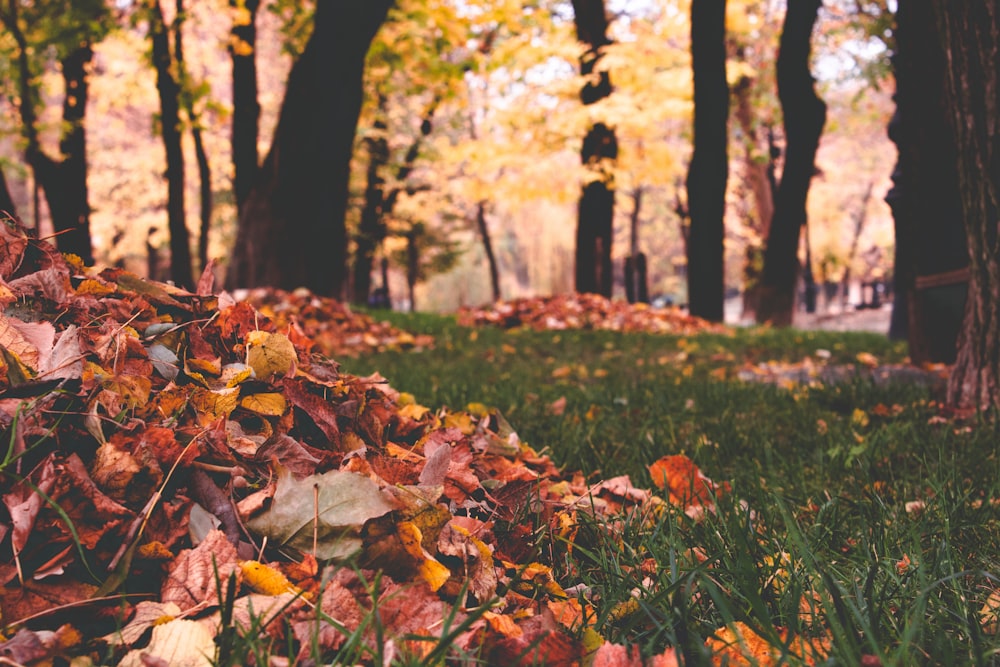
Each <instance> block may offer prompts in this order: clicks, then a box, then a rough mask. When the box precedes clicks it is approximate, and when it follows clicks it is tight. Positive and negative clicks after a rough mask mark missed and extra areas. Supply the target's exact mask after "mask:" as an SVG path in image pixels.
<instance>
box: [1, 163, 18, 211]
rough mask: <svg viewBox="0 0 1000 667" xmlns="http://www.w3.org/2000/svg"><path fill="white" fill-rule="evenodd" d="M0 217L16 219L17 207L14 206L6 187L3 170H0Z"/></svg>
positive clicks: (8, 189)
mask: <svg viewBox="0 0 1000 667" xmlns="http://www.w3.org/2000/svg"><path fill="white" fill-rule="evenodd" d="M0 215H6V216H10V217H11V218H14V219H17V207H16V206H14V197H12V196H11V194H10V188H8V187H7V179H6V178H4V175H3V169H0Z"/></svg>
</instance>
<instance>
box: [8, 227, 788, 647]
mask: <svg viewBox="0 0 1000 667" xmlns="http://www.w3.org/2000/svg"><path fill="white" fill-rule="evenodd" d="M0 307H2V314H0V353H2V354H0V434H2V438H3V440H2V442H3V450H4V451H3V454H2V459H0V493H2V503H0V551H2V553H3V557H2V558H0V577H2V582H0V613H2V622H0V628H2V635H3V636H2V637H0V655H2V656H3V657H4V659H5V660H8V661H11V662H12V663H16V664H24V665H28V664H52V662H53V661H57V660H62V659H69V658H77V659H82V660H83V662H77V663H74V664H100V663H105V664H106V663H107V662H111V663H114V664H121V665H209V664H212V660H217V661H218V662H219V663H220V664H232V663H233V661H234V660H236V661H237V662H239V661H242V658H241V657H240V656H239V655H236V653H237V652H238V649H237V648H236V647H237V646H245V645H246V644H240V643H239V642H240V641H245V640H243V639H239V640H237V638H236V637H237V636H238V635H254V636H256V637H258V639H256V640H254V641H258V642H261V644H262V645H264V646H267V645H268V642H269V641H272V642H273V643H274V645H275V646H276V647H278V648H279V649H280V650H281V651H283V652H284V655H288V653H289V651H291V652H292V653H295V652H298V655H299V657H301V658H303V659H304V658H307V657H319V658H323V657H325V658H326V659H330V658H331V656H334V655H336V653H337V651H338V650H343V649H345V643H346V642H348V641H349V638H351V639H350V641H352V642H354V641H356V642H358V644H357V645H358V646H360V647H362V648H363V647H365V646H367V647H370V649H371V652H370V653H365V652H364V651H363V650H360V649H359V651H358V652H357V653H356V655H357V656H361V657H360V658H356V659H358V660H367V661H370V660H371V659H372V658H371V656H374V655H378V656H380V657H381V660H382V661H383V662H384V663H386V664H387V663H388V662H390V661H392V660H393V659H394V657H402V656H406V655H409V656H418V657H420V656H424V657H425V658H427V659H434V660H439V659H440V657H441V656H440V655H438V656H437V658H434V657H433V656H430V655H428V653H429V652H431V651H433V650H435V647H441V646H444V647H446V649H447V650H453V651H465V652H468V653H471V654H474V655H479V656H481V657H482V658H483V659H485V660H486V661H487V662H488V663H489V664H505V663H509V664H528V663H541V664H577V663H579V662H580V661H581V660H583V659H585V658H589V659H592V660H593V664H641V660H640V659H639V657H638V654H637V653H636V652H635V651H634V650H633V649H629V648H626V647H622V646H615V645H612V644H610V643H608V642H606V641H604V640H603V639H602V638H601V637H600V636H599V635H597V633H596V632H595V631H594V630H593V629H592V626H593V624H594V621H595V617H596V614H595V611H594V608H593V606H592V604H591V603H592V601H591V600H588V599H587V598H586V596H584V595H574V594H571V593H570V592H568V591H570V590H573V588H572V587H573V586H575V585H576V584H577V582H573V581H559V580H557V577H556V575H555V574H554V572H553V569H552V568H551V567H550V565H549V564H546V563H544V562H540V561H541V560H542V559H541V557H540V555H539V554H540V553H541V552H540V551H538V550H537V549H535V548H534V547H533V544H534V539H533V538H534V533H533V530H536V529H539V528H540V529H544V530H550V531H552V533H553V534H556V533H558V534H560V535H563V536H565V537H566V539H567V540H569V541H570V542H571V541H572V534H573V531H574V526H576V525H577V522H578V520H580V518H581V515H582V514H584V513H586V514H590V515H594V516H597V517H598V518H600V517H609V518H610V517H614V516H616V515H618V514H620V513H621V512H623V511H625V510H629V511H644V512H648V513H649V516H650V517H654V518H655V517H656V516H659V515H660V514H661V513H662V512H663V511H664V508H666V507H667V506H668V504H672V505H674V506H677V507H679V508H682V509H683V510H684V511H686V512H687V513H688V514H689V515H691V516H699V515H701V514H703V513H704V512H705V511H706V510H711V508H712V505H713V503H714V501H715V500H716V498H717V497H718V496H719V494H722V493H727V492H728V486H727V485H725V484H720V485H716V484H714V483H713V482H712V481H711V480H710V479H708V478H707V477H705V476H704V475H703V474H702V473H701V472H700V471H699V470H698V469H697V468H696V467H695V466H694V465H693V464H692V463H691V461H689V460H688V459H687V458H685V457H683V456H669V457H665V458H663V459H661V460H660V461H657V462H656V463H654V464H653V465H652V466H651V467H650V472H651V474H652V477H653V479H654V480H655V481H656V482H657V484H658V486H659V487H660V488H661V489H663V490H664V492H663V493H662V494H660V495H657V494H654V493H652V492H650V491H648V490H643V489H638V488H635V487H634V486H633V485H632V484H631V483H630V481H629V480H628V478H627V477H618V478H613V479H610V480H606V481H602V482H598V483H589V482H588V481H586V479H585V478H584V477H583V476H582V475H580V474H573V475H569V476H564V475H562V474H561V473H560V471H558V470H557V469H556V468H555V467H554V466H553V464H552V462H551V461H550V460H549V459H548V458H547V457H546V456H541V455H539V454H538V453H536V451H535V450H533V449H532V448H531V447H530V446H529V445H528V444H526V443H525V442H523V441H521V440H520V439H519V438H518V436H517V433H516V432H515V431H514V430H513V429H512V428H511V426H510V425H509V424H508V423H507V422H506V421H505V420H504V419H503V417H502V416H501V415H499V414H498V413H497V412H496V411H494V410H490V409H487V408H485V407H484V406H477V405H472V406H469V407H468V408H467V409H466V410H465V411H455V412H453V411H448V410H444V409H442V410H431V409H428V408H426V407H423V406H420V405H418V404H416V403H415V402H414V401H413V399H412V397H410V396H407V395H406V394H401V393H399V392H397V391H395V390H393V389H392V388H391V387H390V386H389V385H388V384H387V383H386V381H385V380H384V379H383V378H381V377H379V376H377V375H376V376H371V377H364V378H362V377H355V376H350V375H346V374H342V373H340V372H339V371H338V369H337V366H336V364H335V363H334V362H333V361H331V360H329V359H328V358H327V357H326V356H324V355H322V354H317V353H316V352H317V344H316V341H314V340H312V339H311V338H310V337H309V336H308V335H307V334H306V333H305V331H304V330H303V329H302V327H301V326H300V321H299V319H298V318H289V319H288V320H287V321H282V325H281V326H277V325H276V324H275V321H276V319H272V317H270V316H268V315H265V313H264V312H262V311H260V310H257V309H255V308H254V307H253V306H252V305H251V304H250V303H249V302H247V301H237V300H235V299H233V298H231V297H230V296H228V295H227V294H225V293H219V294H217V293H215V292H214V290H213V288H212V284H211V279H210V277H208V275H207V274H206V277H204V278H203V279H202V281H201V282H200V283H199V285H198V287H197V289H196V290H195V291H194V292H188V291H185V290H181V289H177V288H175V287H172V286H170V285H166V284H162V283H156V282H149V281H146V280H142V279H140V278H138V277H137V276H135V275H133V274H130V273H128V272H126V271H123V270H120V269H113V268H112V269H105V270H102V271H97V270H94V269H90V268H87V267H84V266H82V265H81V264H80V263H78V262H75V261H73V259H72V258H69V259H67V258H65V257H63V256H62V255H60V254H59V253H57V252H55V251H54V250H53V249H52V248H51V247H50V246H49V245H47V244H45V243H39V242H36V241H33V240H31V239H30V238H29V237H28V236H27V235H26V234H25V233H24V232H23V231H22V230H21V229H20V228H18V227H17V226H16V225H14V224H12V223H8V224H5V225H0ZM276 311H277V308H274V309H272V311H271V312H276ZM525 517H534V521H536V522H540V523H541V525H540V526H535V528H534V529H533V528H532V526H531V524H532V521H526V520H525ZM608 525H609V526H610V525H613V522H610V521H609V522H608ZM377 573H378V574H377ZM376 609H377V610H378V615H379V619H380V622H379V624H378V625H377V628H376V625H373V624H371V623H370V622H369V621H370V619H371V617H372V614H373V613H375V612H374V610H376ZM750 633H752V631H751V630H749V628H746V629H741V628H738V627H735V626H734V627H732V628H726V629H720V633H719V636H718V637H716V638H713V639H711V640H710V643H709V646H710V648H711V649H712V650H713V651H714V652H716V654H717V655H718V656H719V659H720V660H723V659H725V660H731V659H738V657H739V656H741V655H745V654H746V653H747V650H749V649H748V648H747V647H748V646H750V644H751V642H750V640H751V639H753V637H751V636H750ZM727 637H728V639H727ZM758 639H759V638H758ZM754 641H756V639H755V640H754ZM753 650H754V651H757V649H753ZM760 651H762V652H760V653H755V655H757V657H758V658H768V659H769V658H770V654H771V652H773V649H771V648H769V647H767V646H765V647H764V648H761V649H760ZM364 656H368V658H367V659H366V658H365V657H364ZM279 664H280V660H279ZM650 664H656V665H670V664H677V657H676V655H675V654H674V651H673V649H668V650H667V651H666V652H665V653H664V654H662V655H660V656H657V657H655V658H654V659H653V660H652V663H650Z"/></svg>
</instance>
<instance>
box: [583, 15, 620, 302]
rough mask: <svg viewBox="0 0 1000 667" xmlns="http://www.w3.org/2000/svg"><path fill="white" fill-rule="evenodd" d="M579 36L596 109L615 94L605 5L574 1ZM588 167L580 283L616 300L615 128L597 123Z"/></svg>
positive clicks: (590, 136) (586, 145) (587, 145)
mask: <svg viewBox="0 0 1000 667" xmlns="http://www.w3.org/2000/svg"><path fill="white" fill-rule="evenodd" d="M573 13H574V21H575V25H576V36H577V39H579V40H580V41H581V42H582V43H583V44H585V45H586V46H587V51H586V52H585V53H584V54H583V55H582V56H581V57H580V74H582V75H583V76H585V77H588V79H589V80H588V82H587V84H586V85H584V87H583V89H582V90H581V91H580V100H581V102H583V104H584V105H589V104H594V103H595V102H597V101H599V100H602V99H604V98H605V97H607V96H609V95H610V94H611V90H612V88H611V76H610V75H609V74H608V72H607V71H598V69H597V63H598V61H599V60H600V59H601V56H602V55H603V49H604V47H605V46H607V45H609V44H610V43H611V40H610V39H608V35H607V32H608V17H607V14H606V13H605V8H604V0H573ZM580 159H581V161H582V162H583V164H585V165H587V166H588V167H589V168H591V169H592V170H593V171H594V172H595V175H596V176H597V178H596V179H595V180H593V181H591V182H590V183H588V184H587V185H586V186H584V188H583V192H582V193H581V195H580V202H579V206H578V209H577V228H576V279H575V288H576V291H577V292H580V293H586V292H591V293H595V294H602V295H604V296H606V297H610V296H611V289H612V286H613V284H614V280H613V276H614V273H613V271H614V269H613V267H612V264H611V243H612V238H613V230H614V211H615V191H614V178H613V176H614V173H613V172H614V163H615V161H616V160H617V159H618V139H617V137H616V136H615V131H614V129H613V128H611V127H609V126H608V125H606V124H604V123H595V124H594V125H593V126H592V127H591V128H590V130H588V131H587V136H585V137H584V139H583V148H582V149H581V151H580Z"/></svg>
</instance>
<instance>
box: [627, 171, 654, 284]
mask: <svg viewBox="0 0 1000 667" xmlns="http://www.w3.org/2000/svg"><path fill="white" fill-rule="evenodd" d="M642 193H643V189H642V186H641V185H640V186H638V187H636V189H635V190H633V191H632V215H631V219H630V221H629V228H630V229H629V241H630V242H629V255H628V257H626V258H625V299H626V300H627V301H628V302H629V303H649V281H648V279H647V276H646V255H645V253H641V252H639V222H640V217H639V212H640V211H641V210H642Z"/></svg>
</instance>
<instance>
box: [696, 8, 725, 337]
mask: <svg viewBox="0 0 1000 667" xmlns="http://www.w3.org/2000/svg"><path fill="white" fill-rule="evenodd" d="M725 40H726V0H699V1H698V2H692V3H691V67H692V71H693V73H694V153H693V154H692V156H691V164H690V166H689V167H688V175H687V193H688V212H689V214H690V216H691V226H690V229H689V231H688V239H687V279H688V308H689V310H690V312H691V314H692V315H696V316H698V317H703V318H705V319H707V320H711V321H713V322H721V321H722V318H723V298H724V284H723V281H724V279H723V261H724V260H723V239H724V236H725V225H724V216H725V209H726V181H727V179H728V175H729V158H728V156H727V128H726V126H727V123H728V120H729V85H728V84H727V83H726V41H725Z"/></svg>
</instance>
